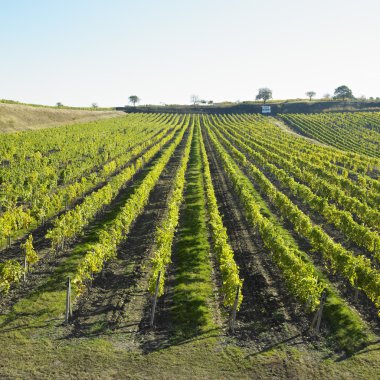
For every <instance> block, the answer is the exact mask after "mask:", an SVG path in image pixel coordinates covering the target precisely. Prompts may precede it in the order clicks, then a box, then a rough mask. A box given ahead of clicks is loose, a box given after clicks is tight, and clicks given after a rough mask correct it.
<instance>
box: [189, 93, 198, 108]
mask: <svg viewBox="0 0 380 380" xmlns="http://www.w3.org/2000/svg"><path fill="white" fill-rule="evenodd" d="M190 101H191V103H193V105H194V106H195V105H197V104H198V103H199V102H200V99H199V96H198V95H191V96H190Z"/></svg>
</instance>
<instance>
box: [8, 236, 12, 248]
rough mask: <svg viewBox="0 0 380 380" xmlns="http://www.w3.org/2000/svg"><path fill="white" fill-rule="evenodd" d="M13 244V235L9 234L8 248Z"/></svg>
mask: <svg viewBox="0 0 380 380" xmlns="http://www.w3.org/2000/svg"><path fill="white" fill-rule="evenodd" d="M11 245H12V241H11V235H9V236H8V248H10V247H11Z"/></svg>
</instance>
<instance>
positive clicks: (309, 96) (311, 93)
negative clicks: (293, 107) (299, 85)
mask: <svg viewBox="0 0 380 380" xmlns="http://www.w3.org/2000/svg"><path fill="white" fill-rule="evenodd" d="M315 95H317V94H316V93H315V92H314V91H308V92H306V96H307V97H308V98H309V100H310V101H311V98H313V97H314V96H315Z"/></svg>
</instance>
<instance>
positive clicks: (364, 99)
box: [359, 95, 367, 102]
mask: <svg viewBox="0 0 380 380" xmlns="http://www.w3.org/2000/svg"><path fill="white" fill-rule="evenodd" d="M359 100H361V101H362V102H364V101H366V100H367V98H366V97H365V95H360V97H359Z"/></svg>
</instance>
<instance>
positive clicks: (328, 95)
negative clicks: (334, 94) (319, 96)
mask: <svg viewBox="0 0 380 380" xmlns="http://www.w3.org/2000/svg"><path fill="white" fill-rule="evenodd" d="M330 98H331V95H330V94H324V95H323V99H330Z"/></svg>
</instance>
